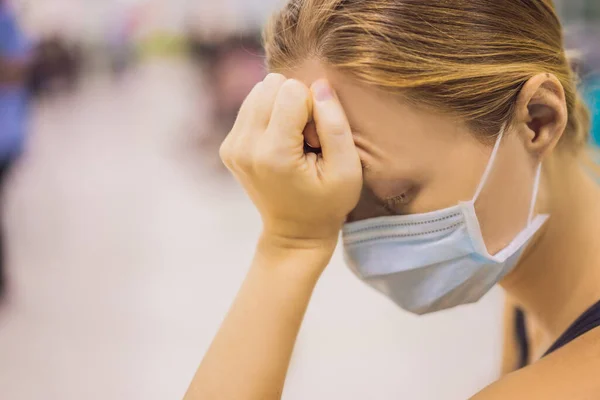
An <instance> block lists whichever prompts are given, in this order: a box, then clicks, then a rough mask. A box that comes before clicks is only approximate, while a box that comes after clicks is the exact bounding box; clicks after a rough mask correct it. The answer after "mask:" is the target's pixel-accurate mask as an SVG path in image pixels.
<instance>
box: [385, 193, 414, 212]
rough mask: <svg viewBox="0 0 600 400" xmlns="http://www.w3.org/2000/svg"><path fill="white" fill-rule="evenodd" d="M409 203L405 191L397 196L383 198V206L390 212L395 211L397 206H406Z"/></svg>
mask: <svg viewBox="0 0 600 400" xmlns="http://www.w3.org/2000/svg"><path fill="white" fill-rule="evenodd" d="M408 204H410V200H409V199H408V194H407V193H402V194H400V195H398V196H394V197H390V198H388V199H385V202H384V203H383V206H384V207H385V209H386V210H387V211H388V212H390V213H397V209H398V208H399V207H406V206H407V205H408Z"/></svg>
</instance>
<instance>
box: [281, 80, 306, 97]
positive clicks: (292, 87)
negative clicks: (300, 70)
mask: <svg viewBox="0 0 600 400" xmlns="http://www.w3.org/2000/svg"><path fill="white" fill-rule="evenodd" d="M281 93H282V94H284V95H285V96H287V97H288V98H290V99H292V100H295V101H305V100H306V99H307V98H309V97H310V90H309V89H308V87H307V86H306V85H305V84H303V83H302V82H300V81H297V80H296V79H288V80H286V81H285V82H284V83H283V85H282V86H281Z"/></svg>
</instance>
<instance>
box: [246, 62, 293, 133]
mask: <svg viewBox="0 0 600 400" xmlns="http://www.w3.org/2000/svg"><path fill="white" fill-rule="evenodd" d="M285 81H286V78H285V76H283V75H281V74H269V75H267V77H266V78H265V80H264V81H263V86H262V95H261V99H260V100H259V101H258V104H257V105H256V108H255V109H254V115H253V123H254V124H255V126H256V127H258V128H260V131H262V130H265V129H266V128H267V126H268V125H269V121H270V120H271V114H272V113H273V105H274V104H275V99H277V94H278V93H279V90H280V89H281V86H282V85H283V84H284V83H285Z"/></svg>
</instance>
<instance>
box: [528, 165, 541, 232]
mask: <svg viewBox="0 0 600 400" xmlns="http://www.w3.org/2000/svg"><path fill="white" fill-rule="evenodd" d="M541 176H542V163H540V165H538V167H537V171H536V173H535V181H534V183H533V195H532V197H531V205H530V206H529V224H531V221H533V213H534V211H535V203H536V202H537V197H538V192H539V190H540V177H541Z"/></svg>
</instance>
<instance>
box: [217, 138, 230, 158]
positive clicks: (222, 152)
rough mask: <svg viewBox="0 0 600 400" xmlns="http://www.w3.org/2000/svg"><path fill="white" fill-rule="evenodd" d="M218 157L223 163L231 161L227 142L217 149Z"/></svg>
mask: <svg viewBox="0 0 600 400" xmlns="http://www.w3.org/2000/svg"><path fill="white" fill-rule="evenodd" d="M219 157H221V160H222V161H223V162H224V163H227V162H229V161H230V160H231V150H230V146H229V143H228V142H227V141H225V142H223V144H221V147H220V148H219Z"/></svg>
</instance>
